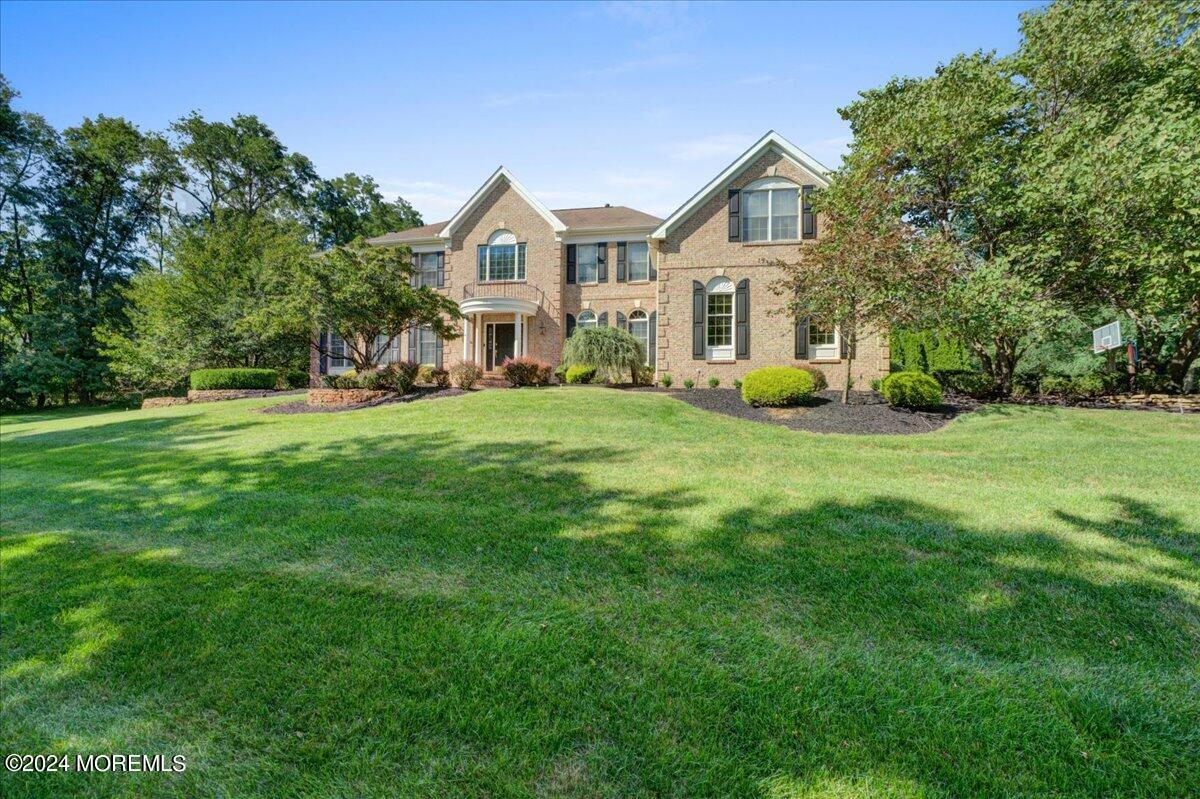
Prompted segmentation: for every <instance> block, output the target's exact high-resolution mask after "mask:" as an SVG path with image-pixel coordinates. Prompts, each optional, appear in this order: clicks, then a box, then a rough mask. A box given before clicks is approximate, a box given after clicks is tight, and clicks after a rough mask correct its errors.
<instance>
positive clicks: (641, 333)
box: [629, 308, 650, 363]
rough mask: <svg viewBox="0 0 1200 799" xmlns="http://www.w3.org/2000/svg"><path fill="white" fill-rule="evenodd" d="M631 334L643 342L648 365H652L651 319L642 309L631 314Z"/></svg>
mask: <svg viewBox="0 0 1200 799" xmlns="http://www.w3.org/2000/svg"><path fill="white" fill-rule="evenodd" d="M629 334H630V335H631V336H633V337H634V338H636V339H637V340H638V341H640V342H642V348H643V349H644V350H645V351H646V363H650V317H649V316H647V315H646V312H645V311H643V310H641V309H640V308H639V309H637V310H636V311H634V312H633V313H631V314H629Z"/></svg>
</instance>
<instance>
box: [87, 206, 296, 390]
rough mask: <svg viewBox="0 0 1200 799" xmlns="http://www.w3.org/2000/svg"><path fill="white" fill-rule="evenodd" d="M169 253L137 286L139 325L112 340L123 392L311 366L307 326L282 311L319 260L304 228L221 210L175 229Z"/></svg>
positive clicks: (135, 320) (134, 314) (113, 333)
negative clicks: (220, 369) (207, 375)
mask: <svg viewBox="0 0 1200 799" xmlns="http://www.w3.org/2000/svg"><path fill="white" fill-rule="evenodd" d="M166 251H167V253H168V258H167V261H166V263H165V265H164V269H163V271H162V272H158V271H153V270H147V271H144V272H142V273H141V274H140V275H138V276H137V277H136V278H135V279H134V280H133V283H132V285H131V286H130V287H129V290H128V292H127V297H128V299H129V300H130V304H131V306H132V308H131V310H130V325H129V326H128V327H125V328H120V329H113V330H110V331H106V333H105V337H104V340H105V344H106V347H107V349H106V350H105V352H106V354H107V355H108V356H109V357H110V358H111V359H112V369H113V372H114V373H115V374H116V376H117V377H118V378H119V380H120V381H121V383H122V384H123V385H125V386H128V387H130V388H138V389H147V388H149V389H159V390H162V389H168V388H171V387H173V386H176V385H179V384H180V383H181V382H182V381H183V380H184V378H186V376H187V374H188V372H190V371H191V370H192V369H196V368H200V367H216V366H257V367H263V366H265V367H280V368H302V367H303V366H304V365H305V364H306V363H307V356H308V328H307V326H306V325H305V324H304V321H303V320H302V319H298V318H296V317H294V316H292V317H289V316H287V315H286V314H284V313H281V310H280V309H281V308H284V307H286V305H287V303H288V301H289V296H290V285H289V284H290V282H291V281H292V280H294V279H295V275H297V274H300V273H301V272H302V271H303V270H304V269H305V267H306V266H307V265H308V264H309V263H310V262H311V253H312V250H311V248H310V247H309V245H308V244H307V243H306V242H305V241H304V232H303V230H302V229H301V227H300V225H298V224H297V223H295V222H291V221H288V220H281V219H276V218H274V217H270V216H267V215H265V214H261V213H260V214H256V215H253V216H246V215H243V214H240V213H237V212H234V211H230V210H220V211H218V212H217V216H216V218H215V219H214V220H212V221H211V222H209V221H204V222H201V223H198V224H193V225H183V226H177V227H176V228H174V229H173V230H172V231H171V233H170V234H169V235H168V237H167V242H166Z"/></svg>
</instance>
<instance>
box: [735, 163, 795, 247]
mask: <svg viewBox="0 0 1200 799" xmlns="http://www.w3.org/2000/svg"><path fill="white" fill-rule="evenodd" d="M741 194H742V198H741V199H742V241H792V240H794V239H798V238H800V227H799V220H800V187H799V186H797V185H796V184H795V183H792V182H791V181H790V180H785V179H784V178H763V179H762V180H756V181H754V182H753V183H751V184H750V185H749V186H747V187H746V188H744V189H742V192H741Z"/></svg>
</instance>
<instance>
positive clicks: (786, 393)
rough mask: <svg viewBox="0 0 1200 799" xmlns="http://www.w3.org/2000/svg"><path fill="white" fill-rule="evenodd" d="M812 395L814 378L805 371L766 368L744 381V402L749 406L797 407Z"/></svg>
mask: <svg viewBox="0 0 1200 799" xmlns="http://www.w3.org/2000/svg"><path fill="white" fill-rule="evenodd" d="M812 395H813V376H812V374H810V373H809V372H808V371H807V370H805V369H796V368H794V367H791V366H765V367H763V368H762V369H755V370H754V371H753V372H750V373H749V374H747V375H746V376H745V377H744V378H743V379H742V400H743V401H744V402H745V403H746V404H747V405H766V406H769V407H780V406H784V405H797V404H799V403H801V402H804V401H805V400H807V399H809V398H810V397H812Z"/></svg>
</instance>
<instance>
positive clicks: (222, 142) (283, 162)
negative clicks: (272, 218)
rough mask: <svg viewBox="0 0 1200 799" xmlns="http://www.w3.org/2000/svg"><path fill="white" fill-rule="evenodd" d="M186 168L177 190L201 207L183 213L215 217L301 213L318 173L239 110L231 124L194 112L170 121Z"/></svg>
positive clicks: (269, 131) (273, 134) (255, 120)
mask: <svg viewBox="0 0 1200 799" xmlns="http://www.w3.org/2000/svg"><path fill="white" fill-rule="evenodd" d="M171 132H172V133H173V134H174V138H175V146H176V148H177V150H178V152H179V157H180V158H181V159H182V161H183V163H184V165H185V166H186V168H187V169H186V172H185V173H184V175H183V179H182V180H180V181H179V182H178V183H177V184H176V189H177V191H178V192H179V193H180V194H182V195H186V196H187V197H188V198H190V202H188V203H185V205H191V204H194V205H195V206H196V207H197V209H198V210H196V211H192V212H190V213H189V212H186V211H181V212H180V216H182V217H184V218H187V217H193V218H194V217H197V216H199V217H202V218H207V220H208V221H209V222H213V221H216V219H217V215H218V212H219V211H221V210H222V209H225V210H229V211H233V212H235V213H238V214H241V215H243V216H254V215H255V214H257V213H259V212H261V211H275V210H284V211H289V212H292V213H297V212H299V211H301V210H302V209H303V208H304V204H305V200H306V196H307V193H308V191H309V188H310V187H311V184H312V183H313V181H314V180H316V177H317V174H316V171H315V170H314V169H313V165H312V162H311V161H309V160H308V158H306V157H304V156H303V155H301V154H300V153H289V152H288V149H287V148H286V147H284V146H283V144H282V142H280V141H279V137H278V136H276V135H275V131H273V130H271V128H270V127H268V126H267V125H266V124H265V123H263V122H262V121H261V120H260V119H259V118H258V117H256V116H253V115H246V114H238V115H237V116H235V117H234V118H233V119H231V120H230V121H229V122H209V121H208V120H206V119H204V117H202V116H201V115H200V114H199V113H197V112H193V113H191V114H189V115H187V116H185V117H183V118H182V119H180V120H178V121H176V122H175V123H173V124H172V125H171Z"/></svg>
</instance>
